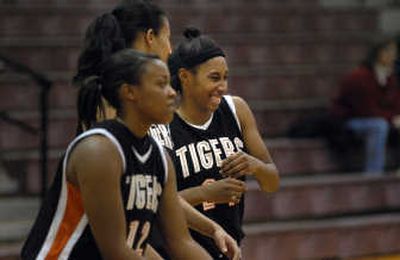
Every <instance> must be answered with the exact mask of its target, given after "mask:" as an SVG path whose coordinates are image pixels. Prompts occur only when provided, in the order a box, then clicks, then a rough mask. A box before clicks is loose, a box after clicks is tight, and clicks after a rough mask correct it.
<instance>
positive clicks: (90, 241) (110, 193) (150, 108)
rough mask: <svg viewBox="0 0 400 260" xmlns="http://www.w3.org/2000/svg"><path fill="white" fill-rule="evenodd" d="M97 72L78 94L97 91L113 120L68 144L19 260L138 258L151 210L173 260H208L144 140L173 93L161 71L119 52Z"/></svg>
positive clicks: (169, 110)
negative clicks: (113, 111)
mask: <svg viewBox="0 0 400 260" xmlns="http://www.w3.org/2000/svg"><path fill="white" fill-rule="evenodd" d="M101 71H102V72H101V74H100V75H99V76H94V77H91V78H89V79H87V80H86V81H85V82H84V83H83V84H84V86H82V88H93V89H95V90H97V93H98V94H97V95H98V96H99V97H100V96H103V97H104V98H105V99H106V100H107V101H108V102H109V103H110V104H111V105H112V106H113V107H115V108H116V110H117V114H118V116H119V117H118V118H117V119H116V120H112V121H104V122H103V123H99V124H98V125H97V126H95V127H94V128H92V129H90V130H88V131H86V132H84V133H83V134H81V135H79V136H78V137H76V138H75V139H74V140H73V141H72V143H71V144H70V145H69V147H68V149H67V151H66V153H65V156H64V160H63V167H62V170H60V171H59V172H58V175H59V177H58V180H59V182H56V183H54V185H55V186H57V187H58V189H53V190H52V192H51V193H49V196H48V200H47V201H46V202H45V204H44V205H43V208H42V214H41V216H40V217H39V218H38V219H37V221H36V223H35V225H34V228H33V230H32V232H31V234H30V236H29V238H28V240H27V242H26V244H25V246H24V249H23V252H22V257H23V259H32V258H36V259H141V258H142V257H141V255H143V252H144V251H145V249H146V245H147V238H148V234H149V233H150V231H151V227H152V224H153V222H154V220H155V218H156V213H157V211H159V213H158V215H157V216H158V218H157V220H158V221H159V223H160V226H161V229H162V231H163V233H164V235H165V236H166V238H167V239H166V241H167V246H168V252H169V253H170V254H171V255H173V257H174V258H177V259H194V258H195V259H210V257H209V256H208V255H207V253H206V252H205V251H204V250H203V249H202V248H201V247H200V246H198V245H197V244H196V243H195V242H194V241H193V240H192V238H191V237H190V235H189V232H188V231H187V227H186V220H185V218H184V215H183V212H182V210H181V207H180V206H179V205H180V204H179V200H178V196H177V194H176V186H175V185H176V184H175V173H174V170H173V166H172V164H171V161H170V158H169V156H168V155H167V154H165V153H164V150H163V148H162V146H161V145H160V144H158V143H157V142H156V141H154V139H153V138H151V137H149V136H148V134H147V132H148V128H149V127H150V125H151V124H154V123H168V122H169V121H170V120H171V119H172V116H173V112H174V107H175V96H176V93H175V91H174V90H173V89H172V88H171V86H170V84H169V72H168V68H167V66H166V64H165V63H164V62H162V61H161V60H159V59H158V58H157V57H156V56H150V55H146V54H143V53H140V52H137V51H134V50H130V49H126V50H123V51H120V52H118V53H116V54H115V55H113V56H112V57H111V58H110V59H109V60H107V61H106V62H104V63H103V64H102V66H101ZM154 103H156V104H157V106H154ZM45 213H47V214H46V215H45ZM42 217H43V218H42Z"/></svg>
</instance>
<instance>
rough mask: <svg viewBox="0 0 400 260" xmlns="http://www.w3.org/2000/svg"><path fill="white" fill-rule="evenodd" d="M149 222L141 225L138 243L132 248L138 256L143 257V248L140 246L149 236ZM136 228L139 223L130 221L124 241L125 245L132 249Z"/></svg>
mask: <svg viewBox="0 0 400 260" xmlns="http://www.w3.org/2000/svg"><path fill="white" fill-rule="evenodd" d="M150 226H151V225H150V222H149V221H146V222H145V223H144V224H143V227H142V230H141V232H140V238H139V241H138V243H137V245H136V248H134V250H135V251H136V252H137V253H138V254H139V255H143V248H142V244H143V242H144V241H145V240H146V238H147V237H148V236H149V232H150ZM138 227H139V221H138V220H135V221H132V222H131V223H130V224H129V234H128V239H127V240H126V243H127V244H128V246H129V247H130V248H132V247H133V242H134V241H135V237H136V235H137V233H138Z"/></svg>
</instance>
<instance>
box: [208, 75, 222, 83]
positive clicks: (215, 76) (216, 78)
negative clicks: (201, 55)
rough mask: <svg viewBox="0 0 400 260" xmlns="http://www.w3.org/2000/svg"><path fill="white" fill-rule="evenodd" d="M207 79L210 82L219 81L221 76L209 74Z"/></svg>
mask: <svg viewBox="0 0 400 260" xmlns="http://www.w3.org/2000/svg"><path fill="white" fill-rule="evenodd" d="M208 78H209V79H211V81H219V80H221V76H220V75H219V74H211V75H210V76H208Z"/></svg>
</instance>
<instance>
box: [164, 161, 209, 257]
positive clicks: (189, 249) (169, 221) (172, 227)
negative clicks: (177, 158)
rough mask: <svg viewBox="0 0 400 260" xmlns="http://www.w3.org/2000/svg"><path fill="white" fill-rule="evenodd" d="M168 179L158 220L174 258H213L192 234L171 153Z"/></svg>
mask: <svg viewBox="0 0 400 260" xmlns="http://www.w3.org/2000/svg"><path fill="white" fill-rule="evenodd" d="M166 155H167V159H168V180H167V183H166V185H165V187H164V191H163V194H162V197H161V202H160V207H159V214H158V221H159V223H160V227H161V231H162V234H163V236H164V237H165V240H166V244H167V248H168V252H169V253H170V255H171V256H172V258H173V259H200V260H203V259H211V257H210V256H209V255H208V253H207V252H206V251H205V250H204V249H203V248H202V247H200V246H199V245H198V244H197V243H196V242H195V241H194V240H193V239H192V237H191V236H190V234H189V230H188V228H187V223H186V219H185V216H184V213H183V211H182V208H181V206H180V202H179V198H178V194H177V191H176V180H175V170H174V167H173V165H172V162H171V159H170V158H169V155H168V154H166Z"/></svg>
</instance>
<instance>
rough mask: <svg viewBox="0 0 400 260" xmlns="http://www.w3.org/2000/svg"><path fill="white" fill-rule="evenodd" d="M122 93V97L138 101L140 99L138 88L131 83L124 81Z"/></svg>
mask: <svg viewBox="0 0 400 260" xmlns="http://www.w3.org/2000/svg"><path fill="white" fill-rule="evenodd" d="M120 95H121V99H127V100H129V101H136V100H137V99H138V88H137V87H135V86H133V85H131V84H128V83H124V84H122V86H121V89H120Z"/></svg>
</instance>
